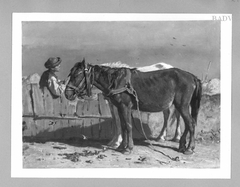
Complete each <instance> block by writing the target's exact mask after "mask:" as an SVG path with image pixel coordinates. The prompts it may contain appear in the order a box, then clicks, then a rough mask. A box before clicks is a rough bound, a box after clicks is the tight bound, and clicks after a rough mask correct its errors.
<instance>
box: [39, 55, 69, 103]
mask: <svg viewBox="0 0 240 187" xmlns="http://www.w3.org/2000/svg"><path fill="white" fill-rule="evenodd" d="M61 62H62V60H61V58H60V57H56V58H53V57H51V58H49V59H48V60H47V61H46V62H45V64H44V66H45V67H46V68H47V69H48V70H46V71H44V72H43V74H42V76H41V79H40V81H39V85H40V88H41V89H44V87H46V88H48V90H49V91H50V93H51V95H52V96H53V98H58V97H60V96H61V95H62V93H63V92H64V90H65V87H66V86H65V85H64V83H63V81H60V80H59V79H58V77H57V75H56V73H57V72H59V70H60V64H61Z"/></svg>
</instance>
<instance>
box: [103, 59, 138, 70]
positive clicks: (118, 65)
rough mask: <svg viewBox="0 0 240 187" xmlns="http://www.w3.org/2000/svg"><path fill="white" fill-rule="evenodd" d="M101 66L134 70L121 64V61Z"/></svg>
mask: <svg viewBox="0 0 240 187" xmlns="http://www.w3.org/2000/svg"><path fill="white" fill-rule="evenodd" d="M101 66H107V67H110V68H130V69H133V68H134V67H131V66H129V65H128V64H125V63H122V62H121V61H117V62H108V63H104V64H101Z"/></svg>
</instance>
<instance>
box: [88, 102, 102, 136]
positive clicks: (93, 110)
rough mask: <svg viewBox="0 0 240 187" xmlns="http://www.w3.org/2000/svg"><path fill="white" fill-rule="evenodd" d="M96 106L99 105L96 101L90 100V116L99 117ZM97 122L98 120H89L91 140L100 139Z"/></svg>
mask: <svg viewBox="0 0 240 187" xmlns="http://www.w3.org/2000/svg"><path fill="white" fill-rule="evenodd" d="M98 106H99V103H98V101H97V100H92V101H91V102H90V106H89V111H90V112H91V114H92V115H96V116H97V115H98V116H100V114H99V108H98ZM99 122H100V121H99V118H91V122H90V123H91V134H92V138H93V139H99V137H100V131H99V127H100V126H99Z"/></svg>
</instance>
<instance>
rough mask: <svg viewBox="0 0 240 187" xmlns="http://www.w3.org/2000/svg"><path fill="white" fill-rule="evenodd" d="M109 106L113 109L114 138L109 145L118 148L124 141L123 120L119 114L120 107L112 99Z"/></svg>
mask: <svg viewBox="0 0 240 187" xmlns="http://www.w3.org/2000/svg"><path fill="white" fill-rule="evenodd" d="M109 108H110V110H111V114H112V119H113V138H112V140H111V141H110V142H109V143H108V144H107V145H108V146H109V147H111V148H113V149H116V148H118V147H119V146H120V144H121V142H122V130H121V128H122V127H121V121H120V118H119V115H118V109H117V107H116V106H114V105H113V104H112V102H111V101H109Z"/></svg>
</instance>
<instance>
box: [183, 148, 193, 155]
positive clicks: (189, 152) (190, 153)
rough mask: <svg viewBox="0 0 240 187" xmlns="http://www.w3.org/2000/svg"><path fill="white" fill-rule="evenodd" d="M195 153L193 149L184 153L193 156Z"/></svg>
mask: <svg viewBox="0 0 240 187" xmlns="http://www.w3.org/2000/svg"><path fill="white" fill-rule="evenodd" d="M193 153H194V152H193V150H191V149H187V150H186V151H184V152H183V154H185V155H192V154H193Z"/></svg>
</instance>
